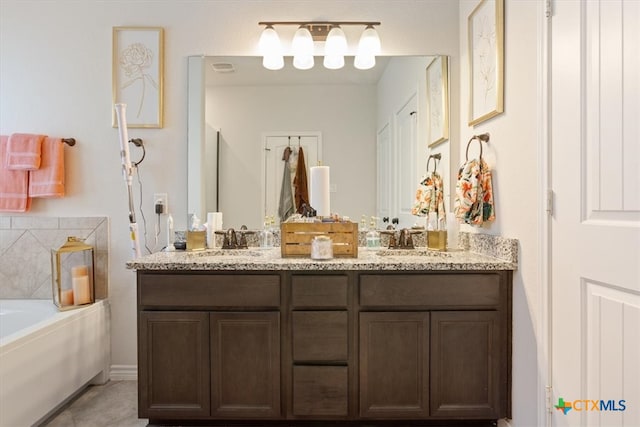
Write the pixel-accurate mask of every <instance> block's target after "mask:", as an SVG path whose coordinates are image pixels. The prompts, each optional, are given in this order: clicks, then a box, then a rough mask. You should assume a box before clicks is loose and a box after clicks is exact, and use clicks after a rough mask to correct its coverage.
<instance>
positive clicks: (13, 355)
mask: <svg viewBox="0 0 640 427" xmlns="http://www.w3.org/2000/svg"><path fill="white" fill-rule="evenodd" d="M108 313H109V309H108V303H107V301H105V300H100V301H97V302H95V303H94V304H92V305H89V306H86V307H82V308H78V309H75V310H69V311H65V312H58V310H57V308H56V307H55V306H54V305H53V302H52V301H51V300H0V426H31V425H34V424H36V423H38V422H39V421H42V420H43V419H44V418H46V417H47V416H48V415H50V414H51V413H52V412H53V411H55V410H56V409H58V408H59V407H60V405H62V404H63V403H64V402H65V401H67V400H68V399H69V398H70V397H72V396H73V395H75V394H76V393H77V392H78V391H80V390H81V389H82V388H83V387H84V386H85V385H87V384H89V383H104V382H106V381H107V380H108V373H109V352H110V344H109V315H108Z"/></svg>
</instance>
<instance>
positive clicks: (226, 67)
mask: <svg viewBox="0 0 640 427" xmlns="http://www.w3.org/2000/svg"><path fill="white" fill-rule="evenodd" d="M211 67H213V71H215V72H216V73H233V72H234V71H236V69H235V68H234V67H233V64H230V63H228V62H216V63H215V64H211Z"/></svg>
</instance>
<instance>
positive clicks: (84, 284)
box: [71, 265, 91, 305]
mask: <svg viewBox="0 0 640 427" xmlns="http://www.w3.org/2000/svg"><path fill="white" fill-rule="evenodd" d="M71 286H72V287H73V302H74V303H75V305H81V304H88V303H90V302H91V283H90V281H89V267H87V266H86V265H78V266H76V267H72V268H71Z"/></svg>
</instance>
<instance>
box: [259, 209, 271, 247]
mask: <svg viewBox="0 0 640 427" xmlns="http://www.w3.org/2000/svg"><path fill="white" fill-rule="evenodd" d="M273 243H274V238H273V232H272V231H271V223H270V221H269V217H268V216H266V217H264V223H263V227H262V231H261V232H260V248H261V249H270V248H272V247H273Z"/></svg>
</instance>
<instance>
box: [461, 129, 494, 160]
mask: <svg viewBox="0 0 640 427" xmlns="http://www.w3.org/2000/svg"><path fill="white" fill-rule="evenodd" d="M474 139H477V140H478V144H480V158H482V143H483V142H489V133H488V132H487V133H482V134H480V135H473V136H472V137H471V139H470V140H469V142H468V143H467V151H466V152H465V155H464V158H465V160H466V161H469V146H470V145H471V142H472V141H473V140H474Z"/></svg>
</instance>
